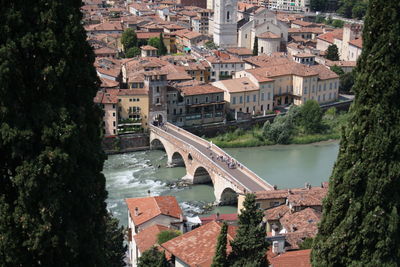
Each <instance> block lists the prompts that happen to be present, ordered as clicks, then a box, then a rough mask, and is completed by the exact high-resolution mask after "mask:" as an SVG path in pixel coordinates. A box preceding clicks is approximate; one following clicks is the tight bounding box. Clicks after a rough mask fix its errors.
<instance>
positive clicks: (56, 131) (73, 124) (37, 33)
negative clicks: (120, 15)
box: [0, 0, 122, 266]
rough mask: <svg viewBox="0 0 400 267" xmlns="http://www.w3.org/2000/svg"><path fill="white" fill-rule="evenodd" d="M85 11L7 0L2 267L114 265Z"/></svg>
mask: <svg viewBox="0 0 400 267" xmlns="http://www.w3.org/2000/svg"><path fill="white" fill-rule="evenodd" d="M81 5H82V2H81V1H80V0H37V1H22V0H13V1H1V8H0V17H1V19H2V23H1V24H0V266H39V265H40V266H111V264H110V263H109V262H107V257H106V256H105V247H106V242H105V235H106V229H107V228H106V222H107V219H108V218H107V211H106V204H105V199H106V197H107V192H106V190H105V178H104V176H103V174H102V173H101V171H102V168H103V162H104V159H105V155H104V153H103V152H102V149H101V147H100V142H101V139H100V134H99V133H100V128H99V125H100V118H101V111H100V110H99V109H98V108H97V107H96V106H95V105H94V104H93V97H94V96H95V94H96V91H97V89H98V85H99V80H98V78H97V76H96V71H95V69H94V68H93V62H94V54H93V51H92V49H91V47H90V46H89V45H88V43H87V42H86V33H85V31H84V29H83V27H82V23H81V21H82V14H81V12H80V7H81ZM121 246H122V240H121Z"/></svg>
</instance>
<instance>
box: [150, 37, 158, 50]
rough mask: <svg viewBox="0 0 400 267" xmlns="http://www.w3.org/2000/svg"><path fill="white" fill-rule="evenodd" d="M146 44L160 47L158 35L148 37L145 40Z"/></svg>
mask: <svg viewBox="0 0 400 267" xmlns="http://www.w3.org/2000/svg"><path fill="white" fill-rule="evenodd" d="M147 44H148V45H151V46H152V47H155V48H157V49H160V38H158V37H152V38H150V39H149V41H148V42H147Z"/></svg>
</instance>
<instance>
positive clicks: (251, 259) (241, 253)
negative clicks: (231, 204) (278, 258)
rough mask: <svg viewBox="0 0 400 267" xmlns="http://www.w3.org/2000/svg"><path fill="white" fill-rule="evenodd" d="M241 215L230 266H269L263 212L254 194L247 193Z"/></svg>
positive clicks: (229, 257) (229, 258) (233, 242)
mask: <svg viewBox="0 0 400 267" xmlns="http://www.w3.org/2000/svg"><path fill="white" fill-rule="evenodd" d="M243 207H244V208H243V209H242V210H241V214H240V215H239V227H238V229H237V232H236V236H235V239H234V240H232V241H231V243H230V244H231V247H232V252H231V253H230V254H229V256H228V261H229V266H255V267H261V266H268V260H267V258H266V251H267V249H268V242H267V240H266V234H265V227H263V226H262V219H263V212H262V211H261V210H260V209H258V208H257V207H256V198H255V195H254V194H247V195H246V198H245V201H244V202H243Z"/></svg>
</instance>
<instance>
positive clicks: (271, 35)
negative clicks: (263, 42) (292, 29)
mask: <svg viewBox="0 0 400 267" xmlns="http://www.w3.org/2000/svg"><path fill="white" fill-rule="evenodd" d="M257 37H258V38H260V39H281V37H280V36H279V35H277V34H275V33H272V32H264V33H261V34H259V35H257Z"/></svg>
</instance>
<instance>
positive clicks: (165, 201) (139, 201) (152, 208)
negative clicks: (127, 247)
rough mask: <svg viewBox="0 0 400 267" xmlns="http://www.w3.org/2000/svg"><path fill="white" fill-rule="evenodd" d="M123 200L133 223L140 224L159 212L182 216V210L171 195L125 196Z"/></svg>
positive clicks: (176, 216)
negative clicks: (136, 213) (136, 212)
mask: <svg viewBox="0 0 400 267" xmlns="http://www.w3.org/2000/svg"><path fill="white" fill-rule="evenodd" d="M125 202H126V204H127V206H128V209H129V215H130V216H131V218H132V221H133V222H134V224H135V225H140V224H142V223H144V222H147V221H148V220H151V219H153V218H155V217H157V216H159V215H161V214H162V215H166V216H170V217H174V218H177V219H179V218H180V217H181V216H182V210H181V208H180V207H179V205H178V202H177V201H176V198H175V197H173V196H157V197H144V198H127V199H125ZM136 208H138V212H139V213H138V215H135V209H136Z"/></svg>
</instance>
